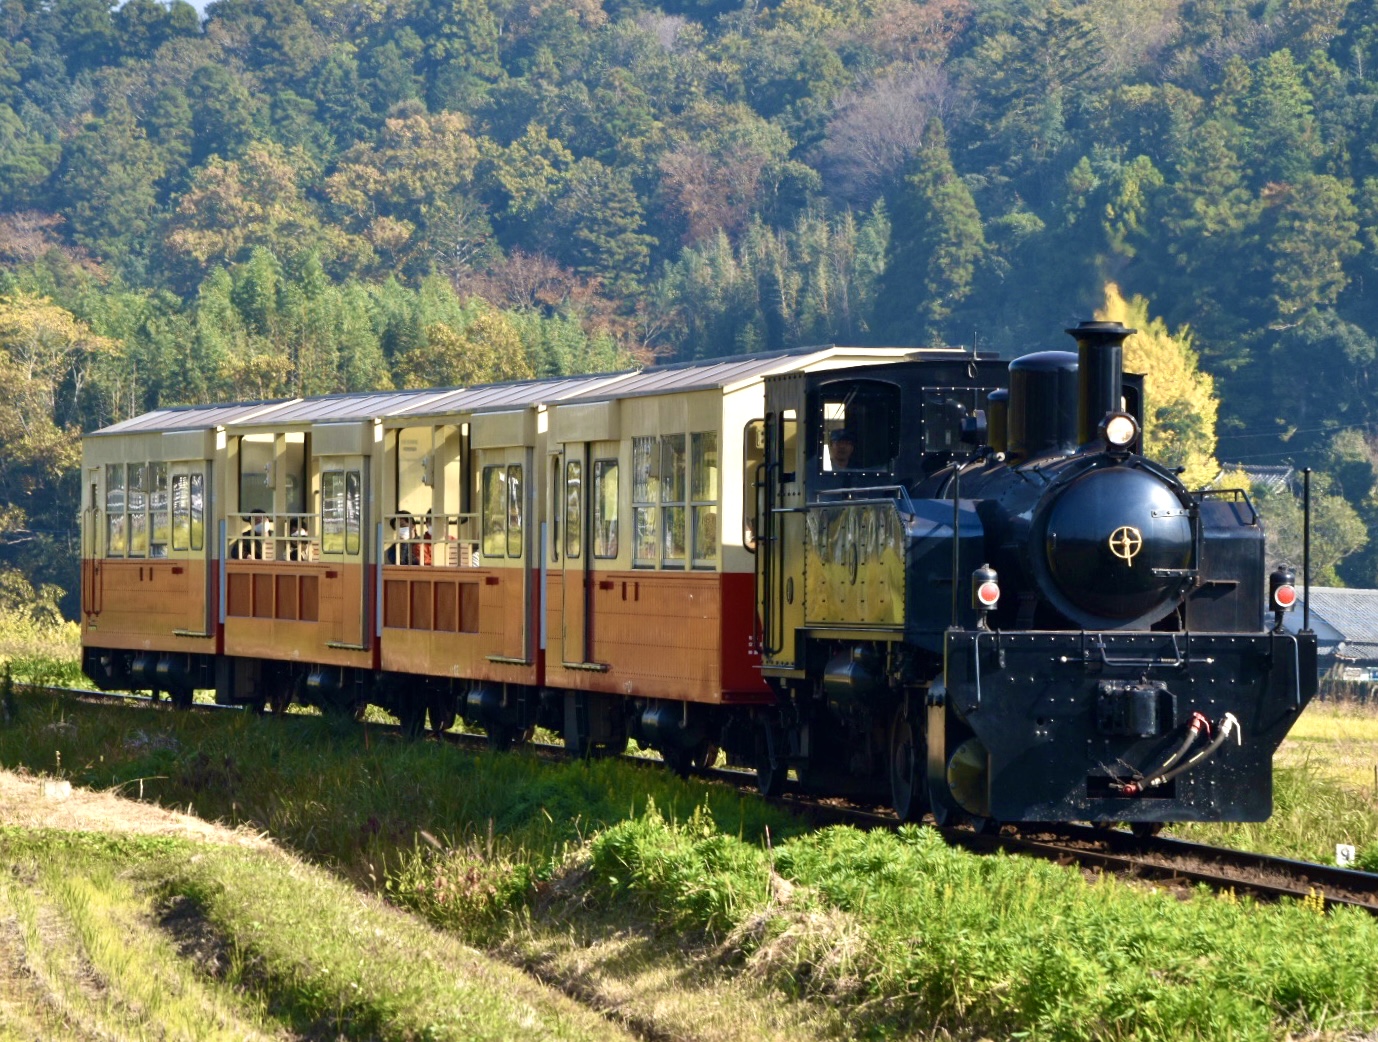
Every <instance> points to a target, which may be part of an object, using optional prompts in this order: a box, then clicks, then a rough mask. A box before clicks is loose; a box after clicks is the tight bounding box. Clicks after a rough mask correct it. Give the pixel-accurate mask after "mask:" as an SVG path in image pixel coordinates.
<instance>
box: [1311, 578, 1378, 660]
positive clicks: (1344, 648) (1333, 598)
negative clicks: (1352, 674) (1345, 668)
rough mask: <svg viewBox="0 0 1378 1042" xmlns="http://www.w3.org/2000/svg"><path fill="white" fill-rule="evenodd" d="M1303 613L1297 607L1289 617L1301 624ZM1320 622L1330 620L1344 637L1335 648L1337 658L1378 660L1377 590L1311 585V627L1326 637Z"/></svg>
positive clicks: (1330, 623)
mask: <svg viewBox="0 0 1378 1042" xmlns="http://www.w3.org/2000/svg"><path fill="white" fill-rule="evenodd" d="M1301 617H1302V612H1301V608H1300V607H1298V609H1297V610H1296V611H1294V612H1293V613H1292V619H1291V620H1290V621H1291V622H1292V623H1293V625H1296V626H1298V627H1300V625H1301ZM1321 623H1329V625H1330V626H1332V627H1334V628H1335V629H1336V630H1337V631H1339V633H1340V635H1341V636H1342V638H1343V639H1342V640H1341V641H1340V643H1339V644H1338V645H1337V646H1336V648H1335V657H1336V658H1337V659H1340V660H1341V661H1345V662H1373V663H1378V590H1351V589H1348V588H1344V587H1336V586H1313V587H1311V628H1312V629H1314V630H1316V631H1317V633H1318V634H1321V636H1322V639H1324V634H1322V631H1321V626H1320V624H1321Z"/></svg>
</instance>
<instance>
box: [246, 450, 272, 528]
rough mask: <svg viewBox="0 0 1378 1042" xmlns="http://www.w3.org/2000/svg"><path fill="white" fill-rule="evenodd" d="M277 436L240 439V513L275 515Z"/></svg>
mask: <svg viewBox="0 0 1378 1042" xmlns="http://www.w3.org/2000/svg"><path fill="white" fill-rule="evenodd" d="M273 441H274V436H273V435H271V434H245V435H244V436H243V437H241V438H240V439H239V512H240V513H241V514H249V513H252V512H253V511H255V510H261V511H263V512H264V513H265V514H271V513H272V512H273V485H274V483H275V475H274V455H275V454H276V449H275V448H274V445H273Z"/></svg>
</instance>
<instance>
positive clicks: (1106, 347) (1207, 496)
mask: <svg viewBox="0 0 1378 1042" xmlns="http://www.w3.org/2000/svg"><path fill="white" fill-rule="evenodd" d="M1068 332H1069V333H1071V334H1072V335H1073V336H1074V337H1075V338H1076V340H1077V344H1078V352H1077V353H1071V352H1063V351H1045V352H1041V353H1036V354H1029V355H1025V356H1024V357H1021V358H1019V359H1017V360H1015V361H1014V362H1013V363H1009V364H1008V366H1006V364H1004V363H1001V362H998V361H997V360H995V359H993V358H989V357H982V356H978V355H974V354H973V355H965V356H957V357H954V356H951V355H949V356H946V357H945V358H943V359H940V360H926V361H913V362H904V363H899V364H887V365H870V366H867V365H863V366H857V367H854V368H848V369H842V370H830V371H826V372H818V373H791V374H788V375H785V376H780V377H776V378H771V379H768V380H767V381H766V421H765V425H764V437H763V443H764V445H763V448H764V451H763V459H762V461H761V464H760V467H759V469H758V477H757V483H756V487H757V491H758V496H757V502H756V504H755V516H754V529H755V532H756V533H757V535H758V549H757V591H758V613H759V617H760V626H761V645H762V648H761V650H762V655H763V668H764V672H765V676H766V678H767V680H768V682H769V683H770V684H771V686H772V687H773V688H774V689H775V691H776V693H777V702H778V711H776V712H775V713H774V714H772V715H770V717H769V719H768V720H767V721H766V725H765V727H764V728H759V729H758V730H757V732H756V739H755V741H756V743H757V749H756V754H755V755H756V758H757V763H758V765H759V766H758V774H759V778H760V781H761V784H762V787H763V788H765V789H767V790H769V789H771V788H774V787H777V786H778V785H780V784H781V783H782V782H783V780H784V778H785V776H786V772H787V771H788V770H789V769H791V768H793V769H794V770H796V771H797V772H798V776H799V778H800V779H801V781H802V782H803V783H804V784H805V785H806V786H809V787H812V788H818V789H819V790H821V791H838V790H844V789H848V788H852V789H856V788H857V787H858V786H860V787H862V788H865V787H867V786H868V785H869V787H870V788H871V789H872V790H874V789H875V788H877V787H887V788H888V791H889V794H890V796H891V797H892V800H893V805H894V807H895V809H896V811H897V812H898V813H899V814H900V815H901V817H903V818H906V819H917V818H918V817H920V816H921V815H922V814H924V813H925V812H932V813H933V814H934V816H935V817H936V818H937V819H938V820H939V821H944V820H947V819H949V818H951V817H953V816H969V817H972V818H975V819H980V820H985V821H1008V822H1039V821H1072V820H1078V821H1081V820H1086V821H1117V822H1118V821H1124V822H1131V823H1136V824H1137V825H1139V827H1141V828H1143V829H1151V828H1153V827H1154V826H1155V825H1156V824H1158V823H1162V822H1169V821H1221V820H1223V821H1256V820H1262V819H1264V818H1266V817H1267V816H1268V815H1269V814H1270V813H1271V809H1272V756H1273V752H1274V751H1275V749H1276V748H1277V746H1278V744H1279V743H1280V742H1281V741H1282V739H1283V737H1284V736H1285V734H1286V732H1287V730H1288V728H1289V727H1290V726H1291V724H1292V722H1293V721H1294V720H1295V719H1296V717H1297V715H1298V714H1299V713H1300V712H1301V710H1302V708H1303V707H1304V706H1305V705H1306V703H1307V702H1308V700H1309V699H1310V698H1311V697H1312V695H1313V694H1314V693H1315V689H1316V684H1317V675H1316V640H1315V637H1314V635H1313V634H1311V633H1308V632H1302V633H1300V634H1293V633H1289V632H1285V631H1284V629H1283V627H1282V625H1281V619H1282V616H1281V612H1282V611H1283V610H1285V609H1287V608H1290V607H1291V605H1292V604H1293V603H1294V601H1295V599H1296V594H1295V590H1294V587H1293V578H1292V575H1291V574H1290V573H1286V572H1277V573H1274V574H1273V575H1272V576H1271V577H1270V576H1268V575H1267V574H1266V569H1265V564H1264V540H1263V531H1262V528H1261V525H1260V522H1259V517H1258V515H1257V513H1256V512H1255V510H1254V509H1253V506H1252V504H1251V503H1250V501H1249V499H1248V497H1247V495H1245V494H1244V493H1243V492H1240V491H1224V492H1222V491H1215V490H1205V491H1193V490H1190V489H1188V488H1186V487H1185V486H1184V485H1183V484H1182V482H1181V480H1180V479H1179V477H1178V474H1177V473H1176V472H1174V471H1173V470H1171V469H1169V468H1166V467H1163V466H1161V465H1159V464H1157V463H1155V462H1153V461H1152V460H1149V459H1146V458H1145V457H1144V456H1143V455H1142V454H1141V444H1142V443H1141V434H1142V426H1143V393H1142V390H1143V384H1142V379H1141V378H1138V377H1134V376H1126V375H1124V374H1123V372H1122V344H1123V341H1124V340H1125V338H1126V337H1127V336H1129V335H1130V334H1131V333H1132V332H1133V330H1129V329H1126V328H1124V327H1123V326H1121V325H1119V324H1118V323H1103V322H1088V323H1082V324H1081V325H1080V326H1079V327H1077V328H1076V329H1072V330H1068ZM1270 608H1271V609H1273V610H1274V611H1275V612H1276V616H1275V618H1270V619H1266V618H1265V616H1266V613H1267V612H1268V610H1269V609H1270ZM758 722H759V717H758ZM732 737H733V736H732V735H731V734H730V733H729V734H725V735H724V739H725V740H724V743H723V744H724V745H727V746H728V747H729V748H731V746H732V744H733V742H732ZM887 783H888V784H887Z"/></svg>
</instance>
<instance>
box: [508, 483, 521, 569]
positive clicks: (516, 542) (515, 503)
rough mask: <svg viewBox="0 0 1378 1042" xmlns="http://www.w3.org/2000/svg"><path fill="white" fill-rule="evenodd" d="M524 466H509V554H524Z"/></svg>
mask: <svg viewBox="0 0 1378 1042" xmlns="http://www.w3.org/2000/svg"><path fill="white" fill-rule="evenodd" d="M522 517H523V514H522V468H521V464H520V463H516V464H513V465H512V466H509V467H508V468H507V556H508V557H520V556H521V555H522Z"/></svg>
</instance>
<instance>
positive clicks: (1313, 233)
mask: <svg viewBox="0 0 1378 1042" xmlns="http://www.w3.org/2000/svg"><path fill="white" fill-rule="evenodd" d="M1268 201H1269V203H1271V205H1272V207H1273V208H1274V209H1275V212H1276V220H1275V222H1274V225H1273V229H1272V234H1271V235H1269V236H1268V239H1267V243H1268V246H1267V254H1268V258H1269V260H1270V262H1271V267H1272V281H1273V285H1272V290H1273V301H1274V306H1275V307H1276V309H1277V312H1278V313H1279V315H1280V316H1282V318H1283V319H1284V320H1286V319H1288V318H1290V317H1291V316H1295V315H1296V314H1298V313H1299V312H1303V311H1307V310H1309V309H1312V308H1316V307H1323V306H1325V305H1329V304H1334V303H1335V302H1336V301H1337V300H1338V299H1339V296H1340V293H1341V292H1342V291H1343V290H1344V288H1345V285H1346V283H1347V282H1348V278H1347V276H1346V274H1345V262H1346V261H1348V260H1349V259H1350V258H1352V257H1354V256H1355V255H1356V254H1358V252H1359V249H1360V245H1359V240H1358V237H1357V236H1358V232H1359V223H1358V220H1357V217H1358V211H1357V209H1356V208H1355V206H1354V202H1353V187H1352V186H1351V185H1350V184H1348V183H1347V182H1344V181H1341V180H1339V179H1338V178H1335V177H1331V176H1330V175H1329V174H1308V175H1305V176H1303V177H1301V178H1300V179H1298V180H1297V181H1296V183H1295V184H1293V185H1291V186H1290V187H1288V188H1286V189H1279V190H1278V191H1277V192H1276V193H1271V194H1270V198H1269V200H1268Z"/></svg>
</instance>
